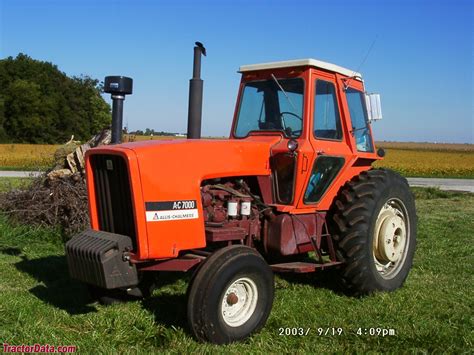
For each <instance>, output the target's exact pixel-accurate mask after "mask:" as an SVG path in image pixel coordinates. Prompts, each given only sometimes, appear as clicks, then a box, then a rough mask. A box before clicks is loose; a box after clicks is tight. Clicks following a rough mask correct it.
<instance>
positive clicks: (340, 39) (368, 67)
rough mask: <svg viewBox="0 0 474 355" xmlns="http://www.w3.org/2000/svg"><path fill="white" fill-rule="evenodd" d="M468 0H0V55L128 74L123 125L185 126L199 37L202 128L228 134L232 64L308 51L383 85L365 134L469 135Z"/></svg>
mask: <svg viewBox="0 0 474 355" xmlns="http://www.w3.org/2000/svg"><path fill="white" fill-rule="evenodd" d="M473 12H474V10H473V2H472V1H470V0H450V1H449V0H443V1H439V0H431V1H427V0H413V1H408V0H388V1H371V0H364V1H362V0H352V1H339V0H331V1H326V0H324V1H302V0H293V1H283V0H282V1H259V0H253V1H240V0H234V1H209V0H206V1H179V0H176V1H145V0H136V1H132V0H129V1H125V0H123V1H122V0H110V1H90V0H82V1H72V0H71V1H68V0H62V1H60V0H29V1H27V0H25V1H24V0H0V57H2V58H4V57H8V56H16V55H17V54H18V53H19V52H23V53H26V54H28V55H30V56H31V57H33V58H35V59H40V60H45V61H50V62H53V63H55V64H57V65H58V67H59V69H60V70H62V71H64V72H65V73H66V74H68V75H80V74H87V75H90V76H92V77H95V78H99V79H103V77H104V76H106V75H111V74H120V75H127V76H131V77H132V78H133V79H134V94H133V95H132V96H129V97H127V99H126V103H125V121H126V122H128V126H129V128H130V129H132V130H134V129H144V128H146V127H150V128H154V129H156V130H164V131H173V132H185V131H186V119H187V100H188V85H189V79H190V77H191V74H192V47H193V44H194V42H195V41H196V40H199V41H201V42H203V43H204V44H205V46H206V47H207V50H208V57H206V58H205V59H204V60H203V71H202V75H203V79H204V108H203V134H204V135H219V136H224V135H228V132H229V129H230V124H231V120H232V115H233V111H234V105H235V99H236V91H237V87H238V83H239V80H240V76H239V74H238V73H237V70H238V67H239V66H240V65H243V64H252V63H259V62H268V61H276V60H287V59H299V58H306V57H312V58H316V59H321V60H325V61H329V62H332V63H336V64H339V65H341V66H345V67H348V68H350V69H354V70H355V69H357V68H358V67H359V65H360V63H361V61H362V60H363V58H364V56H365V55H366V53H367V50H368V48H369V47H370V45H371V43H372V41H373V40H374V38H376V37H377V40H376V43H375V45H374V47H373V49H372V51H371V53H370V55H369V57H368V59H367V60H366V61H365V63H364V64H363V65H362V67H361V68H360V69H359V71H360V72H362V74H363V76H364V79H365V82H366V89H367V90H368V91H370V92H379V93H380V94H381V95H382V108H383V114H384V119H383V120H382V121H379V122H376V123H374V131H375V134H376V138H377V139H379V140H397V141H432V142H460V143H474V124H473V121H474V118H473V108H474V99H473V70H474V62H473V60H474V59H473V58H474V57H473V25H472V23H473Z"/></svg>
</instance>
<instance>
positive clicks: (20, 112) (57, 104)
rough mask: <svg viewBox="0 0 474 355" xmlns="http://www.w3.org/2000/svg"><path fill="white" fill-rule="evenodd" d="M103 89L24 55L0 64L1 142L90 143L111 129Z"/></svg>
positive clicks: (93, 82) (98, 84) (89, 78)
mask: <svg viewBox="0 0 474 355" xmlns="http://www.w3.org/2000/svg"><path fill="white" fill-rule="evenodd" d="M101 92H102V85H101V83H100V82H99V80H97V79H93V78H91V77H89V76H80V77H75V76H73V77H68V76H67V75H66V74H65V73H63V72H61V71H60V70H59V69H58V68H57V66H56V65H54V64H52V63H49V62H43V61H38V60H35V59H32V58H31V57H29V56H28V55H26V54H22V53H20V54H18V55H17V57H16V58H13V57H8V58H6V59H2V60H0V142H2V143H6V142H8V143H10V142H11V143H49V144H52V143H63V142H65V141H67V140H69V139H70V138H71V136H72V135H74V139H76V140H88V139H89V138H90V137H91V136H93V135H94V134H96V133H97V132H99V131H100V130H102V129H104V128H106V127H108V126H110V123H111V115H110V106H109V105H108V104H107V103H106V102H105V101H104V99H103V98H102V96H101Z"/></svg>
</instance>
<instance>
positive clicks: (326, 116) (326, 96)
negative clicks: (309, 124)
mask: <svg viewBox="0 0 474 355" xmlns="http://www.w3.org/2000/svg"><path fill="white" fill-rule="evenodd" d="M314 136H315V137H316V138H319V139H332V140H341V139H342V128H341V118H340V115H339V108H338V106H337V97H336V88H335V86H334V84H333V83H330V82H327V81H324V80H316V97H315V100H314Z"/></svg>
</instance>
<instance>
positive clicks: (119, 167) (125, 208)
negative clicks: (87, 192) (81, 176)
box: [91, 155, 137, 250]
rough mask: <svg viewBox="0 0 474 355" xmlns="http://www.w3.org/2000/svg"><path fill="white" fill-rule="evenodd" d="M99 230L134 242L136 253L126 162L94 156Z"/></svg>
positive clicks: (114, 157)
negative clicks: (120, 235)
mask: <svg viewBox="0 0 474 355" xmlns="http://www.w3.org/2000/svg"><path fill="white" fill-rule="evenodd" d="M91 166H92V171H93V174H94V188H95V199H96V203H97V215H98V219H99V229H100V230H102V231H106V232H110V233H116V234H122V235H126V236H129V237H130V238H132V243H133V249H134V250H136V248H137V243H136V235H135V220H134V218H133V205H132V197H131V189H130V180H129V177H128V170H127V165H126V163H125V161H124V159H123V158H122V157H120V156H117V155H92V156H91Z"/></svg>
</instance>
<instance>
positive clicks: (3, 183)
mask: <svg viewBox="0 0 474 355" xmlns="http://www.w3.org/2000/svg"><path fill="white" fill-rule="evenodd" d="M31 181H33V178H16V177H2V178H0V193H1V192H6V191H9V190H11V189H21V188H24V187H26V186H28V185H29V184H30V183H31Z"/></svg>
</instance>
